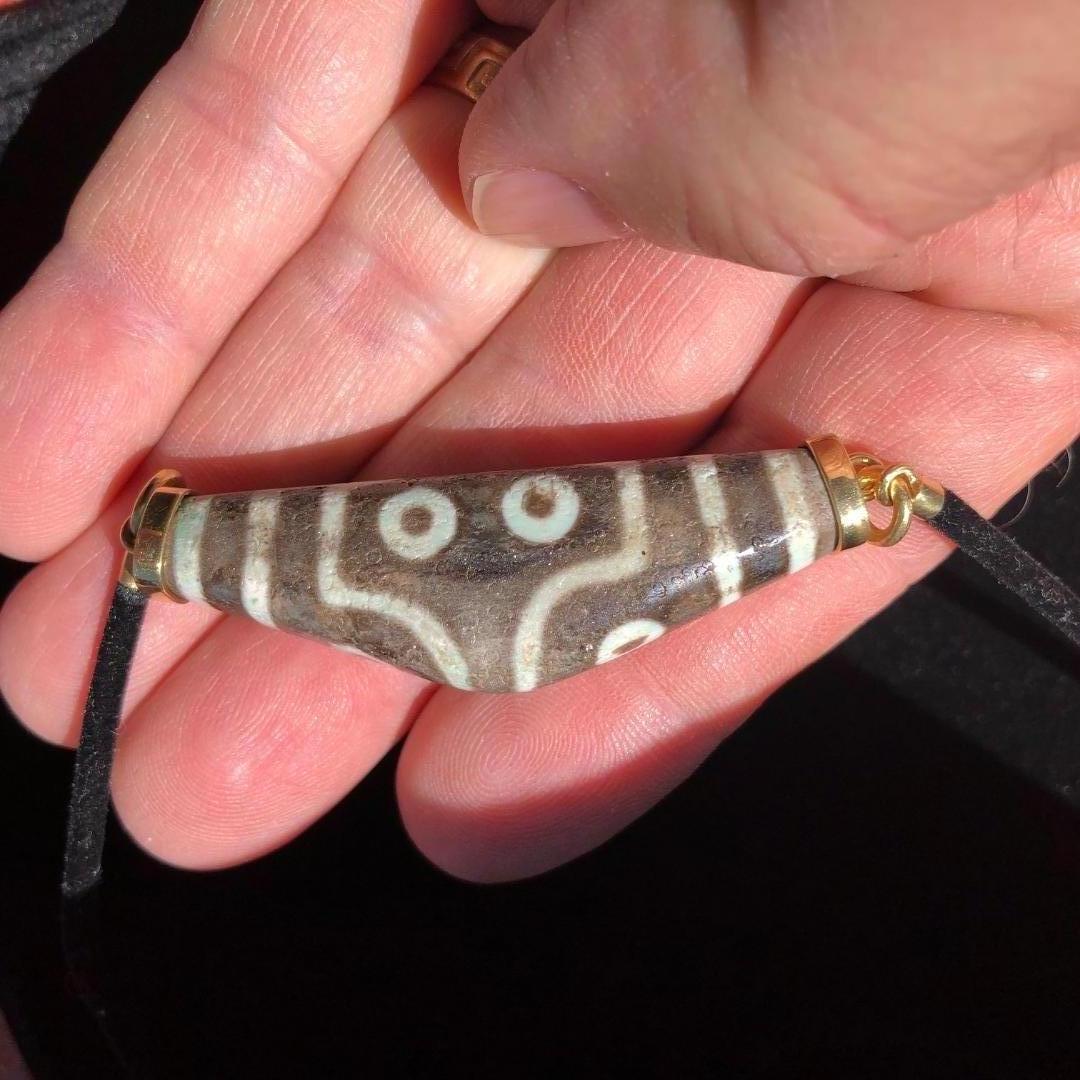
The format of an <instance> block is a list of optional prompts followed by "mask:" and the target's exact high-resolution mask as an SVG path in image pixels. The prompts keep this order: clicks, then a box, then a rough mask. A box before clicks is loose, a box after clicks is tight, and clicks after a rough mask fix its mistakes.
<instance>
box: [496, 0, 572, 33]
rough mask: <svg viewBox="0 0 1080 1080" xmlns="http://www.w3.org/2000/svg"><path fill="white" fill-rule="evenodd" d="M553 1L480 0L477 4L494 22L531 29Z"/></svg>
mask: <svg viewBox="0 0 1080 1080" xmlns="http://www.w3.org/2000/svg"><path fill="white" fill-rule="evenodd" d="M553 3H554V0H478V4H477V6H478V7H479V8H480V10H481V11H482V12H483V13H484V14H485V15H486V16H487V17H488V18H489V19H491V20H492V21H494V22H497V23H502V25H503V26H521V27H524V28H526V29H528V30H531V29H533V28H534V27H535V26H536V24H537V23H538V22H539V21H540V20H541V19H542V18H543V17H544V15H545V14H546V13H547V11H548V9H549V8H550V7H551V5H552V4H553Z"/></svg>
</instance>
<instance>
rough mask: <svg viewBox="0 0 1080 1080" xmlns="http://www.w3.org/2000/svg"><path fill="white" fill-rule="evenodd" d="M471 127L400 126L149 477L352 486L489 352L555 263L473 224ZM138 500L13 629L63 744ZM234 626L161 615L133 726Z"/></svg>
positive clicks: (38, 725)
mask: <svg viewBox="0 0 1080 1080" xmlns="http://www.w3.org/2000/svg"><path fill="white" fill-rule="evenodd" d="M467 111H468V103H467V102H466V101H465V100H464V99H462V98H459V97H457V96H456V95H453V94H450V93H448V92H447V91H444V90H435V89H426V88H425V89H423V90H421V91H418V92H417V93H416V94H414V95H413V97H411V98H410V99H409V101H407V102H406V103H405V104H404V105H402V106H401V108H399V109H398V110H397V112H396V113H395V114H394V116H393V117H392V118H391V119H390V120H389V121H388V122H387V123H386V124H385V125H384V126H383V128H382V129H381V130H380V131H379V133H378V134H377V135H376V137H375V138H374V140H373V141H372V143H371V145H370V146H369V147H368V148H367V150H366V151H365V153H364V155H363V157H362V159H361V160H360V162H359V163H358V165H357V167H356V168H355V169H354V170H353V173H352V174H351V176H350V177H349V180H348V181H347V183H346V184H345V186H344V188H343V189H342V191H341V193H340V195H339V197H338V198H337V200H336V201H335V203H334V204H333V206H332V207H331V208H330V210H329V211H328V213H327V216H326V219H325V221H324V223H323V224H322V225H321V226H320V228H319V230H318V231H317V232H316V234H315V235H314V236H313V237H312V238H311V239H310V240H309V241H308V242H307V243H306V244H305V245H304V246H303V248H302V249H301V250H300V251H299V252H298V253H297V254H296V255H295V256H294V257H293V259H292V260H291V261H290V262H289V264H288V265H287V266H286V267H285V268H284V269H283V270H282V271H281V273H280V274H279V275H278V276H277V277H276V278H275V280H274V281H273V282H272V283H271V284H270V285H269V286H268V287H267V289H266V290H265V291H264V292H263V294H262V295H261V296H260V297H259V298H258V300H256V301H255V303H254V304H253V305H252V307H251V309H250V310H249V312H248V313H247V314H246V315H245V317H244V318H243V319H242V321H241V323H240V324H239V325H238V327H237V328H236V330H235V332H234V333H233V334H232V335H231V336H230V339H229V341H228V342H227V343H226V345H225V346H224V347H223V349H222V351H221V352H220V353H219V355H218V356H217V358H216V359H215V360H214V362H213V364H212V365H211V366H210V368H209V369H208V370H207V372H206V373H205V374H204V376H203V378H202V379H201V380H200V382H199V383H198V385H197V386H196V388H195V389H194V391H193V392H192V394H191V395H190V396H189V397H188V399H187V400H186V401H185V403H184V405H183V406H182V407H181V409H180V411H179V413H178V415H177V416H176V418H175V419H174V421H173V423H172V425H171V426H170V429H169V430H168V432H167V433H166V434H165V436H164V437H163V439H162V441H161V443H160V444H159V446H158V447H157V449H156V450H155V451H154V453H153V454H152V455H151V460H150V462H148V463H147V469H146V470H145V473H146V474H148V472H149V470H150V469H153V468H154V467H156V466H169V467H175V468H179V469H180V471H181V472H182V473H183V475H184V478H185V481H186V482H187V483H188V484H189V485H191V486H192V487H193V488H194V489H195V490H203V491H224V490H243V489H251V488H258V487H279V486H288V485H292V484H304V483H316V482H320V483H321V482H333V481H335V480H345V479H348V477H349V476H350V475H352V473H354V472H355V470H356V468H357V466H358V465H359V463H360V462H362V461H363V460H364V459H365V458H366V457H367V456H368V455H369V454H370V453H371V452H372V450H373V449H374V448H375V447H376V446H377V445H378V444H379V443H380V442H381V441H382V440H384V439H385V438H386V437H387V435H388V433H389V432H390V431H392V430H393V429H394V428H396V427H397V426H398V425H399V424H400V423H401V421H402V419H403V418H404V417H405V416H406V415H408V413H409V412H411V411H412V410H413V409H414V408H415V407H416V405H417V404H418V403H419V402H420V401H422V400H423V399H424V398H425V397H427V396H428V395H429V394H430V393H431V392H432V390H434V389H435V388H436V387H437V386H438V385H439V384H440V383H442V382H443V381H444V380H445V379H446V378H447V377H448V375H449V374H450V373H451V372H452V371H453V370H454V369H455V368H456V367H457V366H458V365H459V364H460V363H461V362H462V360H463V359H464V358H465V357H466V356H468V355H469V354H470V353H471V352H472V351H473V350H474V349H475V348H476V347H477V345H479V344H480V342H481V341H482V340H483V339H484V337H486V336H487V334H488V332H489V331H490V329H491V327H492V325H494V323H496V322H497V321H498V320H499V319H500V318H501V316H502V315H503V314H504V312H505V311H506V310H507V309H508V308H509V307H511V306H512V305H513V304H514V303H515V302H516V301H517V299H518V297H519V296H520V294H521V293H522V292H523V291H524V290H525V289H526V288H527V287H528V286H529V284H530V283H531V281H532V280H533V278H534V276H535V275H536V273H537V272H538V270H539V269H540V267H541V266H542V265H543V261H544V258H545V257H544V255H543V254H542V253H539V252H526V251H523V250H522V249H519V248H513V247H510V246H508V245H504V244H500V243H498V242H497V241H494V240H489V239H487V238H485V237H482V236H479V235H478V234H477V233H476V231H475V230H474V229H472V228H471V226H470V225H469V224H468V221H467V217H466V214H465V212H464V207H463V204H462V202H461V195H460V189H459V188H458V186H457V183H456V169H455V161H456V151H457V146H458V142H459V140H460V136H461V129H462V127H463V125H464V122H465V117H466V115H467ZM406 238H411V241H412V242H409V240H407V239H406ZM137 486H138V481H135V482H133V483H132V484H130V485H129V486H128V488H127V489H126V490H125V491H124V492H123V493H122V494H121V495H120V496H119V497H118V498H117V499H116V500H115V502H114V503H113V505H112V506H111V507H110V509H109V510H108V511H107V513H106V515H105V516H104V517H103V518H102V519H99V521H98V522H95V524H94V525H93V526H92V527H91V528H90V529H89V530H87V531H86V532H84V533H83V534H82V535H81V536H80V537H79V538H78V539H77V540H76V541H74V542H73V543H72V544H71V545H69V546H68V547H67V548H66V549H65V550H64V551H62V552H61V553H59V554H58V555H56V556H55V557H54V558H52V559H50V560H48V561H47V562H45V563H43V564H42V565H41V566H39V567H37V568H36V569H35V570H34V571H32V572H31V573H30V574H29V575H28V576H27V577H26V578H25V579H24V580H23V581H22V582H21V583H20V585H19V587H18V588H17V589H16V590H15V592H14V594H13V595H12V596H11V598H10V599H9V601H8V603H7V605H6V606H5V607H4V609H3V612H2V614H0V687H2V689H3V692H4V694H5V696H6V697H7V698H8V700H9V702H10V703H11V705H12V708H13V710H14V711H15V712H16V713H17V714H18V715H19V717H20V718H21V719H22V721H23V723H24V724H26V725H27V726H28V727H29V728H30V729H31V730H33V731H35V732H36V733H37V734H39V735H41V736H43V737H45V738H48V739H51V740H53V741H61V742H66V743H70V742H73V741H74V740H75V738H76V737H77V734H78V730H79V722H80V713H81V708H82V701H83V699H84V697H85V692H86V685H87V681H88V679H89V672H90V665H91V664H92V662H93V657H94V651H95V645H96V640H97V637H98V635H99V634H100V630H101V625H102V620H103V619H104V613H105V608H106V606H107V605H108V602H109V598H110V596H111V593H112V588H113V582H114V580H115V575H116V569H117V555H116V550H117V545H116V538H117V536H118V535H119V529H120V524H121V522H122V521H123V519H124V517H125V515H126V514H127V513H129V512H130V509H131V505H132V502H133V500H134V498H135V494H136V489H137ZM216 619H217V616H216V613H214V612H212V611H210V610H209V609H203V608H200V607H199V606H198V605H180V606H177V605H173V604H168V603H164V602H161V601H158V602H155V603H153V604H151V605H150V610H149V612H148V614H147V617H146V622H145V625H144V630H143V634H142V638H141V641H140V645H139V649H138V651H137V655H136V660H135V667H134V670H133V672H132V678H131V683H130V686H129V690H128V695H127V708H128V709H129V710H130V709H132V708H134V707H135V706H136V705H137V704H138V703H139V702H140V701H142V700H143V698H144V697H145V695H146V694H147V693H148V692H149V691H150V690H151V689H152V688H153V686H154V685H155V684H156V683H157V682H158V681H159V680H160V679H161V678H162V677H163V676H164V675H165V674H166V673H167V672H168V671H170V670H171V669H172V668H173V667H174V666H175V665H176V663H178V662H179V660H180V659H181V658H182V657H183V656H184V655H185V654H186V652H187V651H188V650H189V649H190V648H191V646H192V645H193V644H194V643H195V641H197V640H198V639H199V638H200V637H201V636H202V635H203V634H204V633H206V632H207V630H208V629H209V627H210V626H211V625H212V624H213V623H214V622H215V621H216Z"/></svg>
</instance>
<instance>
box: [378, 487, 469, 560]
mask: <svg viewBox="0 0 1080 1080" xmlns="http://www.w3.org/2000/svg"><path fill="white" fill-rule="evenodd" d="M455 532H457V507H455V506H454V504H453V503H452V502H451V501H450V500H449V499H448V498H447V497H446V496H445V495H443V494H441V493H440V492H438V491H433V490H432V489H431V488H428V487H414V488H410V489H409V490H408V491H401V492H399V493H398V494H397V495H391V496H390V498H389V499H387V500H386V502H384V503H383V504H382V506H381V507H380V508H379V535H380V536H381V537H382V540H383V543H384V544H385V545H386V546H387V547H388V548H389V549H390V550H391V551H392V552H393V553H394V554H395V555H400V556H401V557H402V558H403V559H430V558H431V557H432V556H433V555H437V554H438V553H439V552H440V551H442V550H443V548H445V547H446V545H447V544H449V543H450V541H451V540H453V539H454V533H455Z"/></svg>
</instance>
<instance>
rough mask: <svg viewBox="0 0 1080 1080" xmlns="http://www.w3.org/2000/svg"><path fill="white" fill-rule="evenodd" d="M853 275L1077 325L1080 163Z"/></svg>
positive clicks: (960, 303)
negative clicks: (878, 264) (893, 257)
mask: <svg viewBox="0 0 1080 1080" xmlns="http://www.w3.org/2000/svg"><path fill="white" fill-rule="evenodd" d="M849 280H851V281H853V282H855V283H856V284H860V285H871V286H873V287H875V288H879V289H889V290H891V291H893V292H906V293H912V294H913V295H916V296H918V297H919V298H920V299H923V300H928V301H930V302H932V303H935V304H942V305H944V306H946V307H959V308H977V309H979V310H983V311H1002V312H1007V313H1008V314H1012V315H1022V316H1025V317H1028V318H1033V319H1037V320H1038V321H1039V322H1041V323H1042V324H1043V325H1044V326H1049V327H1053V328H1055V329H1058V330H1060V331H1062V332H1065V333H1075V332H1076V331H1077V330H1080V167H1078V166H1075V165H1074V166H1069V167H1067V168H1064V169H1059V170H1058V171H1057V172H1056V173H1054V174H1053V175H1052V176H1051V177H1050V178H1049V179H1048V180H1045V181H1042V182H1040V183H1038V184H1035V185H1033V186H1032V187H1030V188H1028V189H1026V190H1025V191H1022V192H1020V193H1019V194H1017V195H1012V196H1009V197H1008V198H1006V199H1002V200H1000V201H999V202H997V203H995V204H994V205H993V206H991V207H990V208H988V209H987V210H985V211H983V212H982V213H980V214H976V215H975V216H974V217H970V218H966V219H965V220H963V221H960V222H957V223H956V224H955V225H951V226H949V227H948V228H946V229H944V230H942V231H941V232H938V233H935V234H934V235H932V236H928V237H926V238H924V239H923V240H920V241H918V243H916V244H914V245H913V246H912V247H910V248H909V249H908V250H906V251H904V252H903V253H902V254H901V255H899V256H897V257H896V258H895V259H890V260H888V261H887V262H884V263H882V264H881V265H880V266H876V267H873V268H872V269H870V270H866V271H864V272H863V273H860V274H857V275H853V276H852V277H851V278H850V279H849Z"/></svg>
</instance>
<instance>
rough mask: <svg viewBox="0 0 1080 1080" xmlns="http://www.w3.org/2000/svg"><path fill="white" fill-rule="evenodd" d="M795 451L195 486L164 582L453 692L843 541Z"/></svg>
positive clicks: (697, 603) (574, 665)
mask: <svg viewBox="0 0 1080 1080" xmlns="http://www.w3.org/2000/svg"><path fill="white" fill-rule="evenodd" d="M836 539H837V526H836V519H835V517H834V514H833V511H832V508H831V506H830V501H829V496H828V493H827V491H826V488H825V483H824V481H823V480H822V477H821V474H820V473H819V471H818V468H817V466H816V465H815V463H814V460H813V458H812V457H811V455H810V454H809V452H807V451H806V450H787V451H777V452H770V453H764V454H747V455H739V456H732V457H716V456H700V457H684V458H671V459H666V460H660V461H649V462H633V463H623V464H613V465H589V466H581V467H576V468H561V469H545V470H537V471H532V472H501V473H481V474H474V475H469V476H452V477H440V478H437V479H431V480H424V481H408V480H400V481H388V482H377V483H359V484H340V485H334V486H329V487H313V488H295V489H286V490H280V491H263V492H249V493H243V494H233V495H189V496H187V497H186V498H184V500H183V501H182V503H181V504H180V506H179V509H178V511H177V513H176V516H175V519H174V521H173V523H172V527H171V530H170V536H169V537H168V539H167V544H168V548H167V556H168V557H167V559H166V566H167V574H168V587H169V591H170V592H173V593H175V594H176V595H178V596H181V597H183V598H184V599H188V600H194V601H198V602H203V603H207V604H211V605H213V606H214V607H216V608H220V609H221V610H222V611H228V612H234V613H237V614H244V615H247V616H249V617H250V618H253V619H256V620H257V621H259V622H261V623H264V624H266V625H268V626H276V627H280V628H281V629H285V630H292V631H294V632H297V633H301V634H305V635H308V636H311V637H316V638H319V639H321V640H324V641H328V642H331V643H332V644H335V645H338V646H340V647H343V648H346V649H348V650H350V651H359V652H362V653H364V654H366V655H368V656H372V657H375V658H377V659H380V660H384V661H386V662H388V663H391V664H396V665H398V666H399V667H403V668H407V669H409V670H411V671H415V672H417V673H419V674H420V675H423V676H425V677H426V678H429V679H433V680H436V681H438V682H444V683H448V684H449V685H451V686H456V687H459V688H460V689H470V690H485V691H509V690H531V689H533V688H534V687H537V686H542V685H544V684H546V683H549V682H553V681H555V680H557V679H562V678H565V677H567V676H570V675H574V674H577V673H578V672H581V671H584V670H586V669H588V668H591V667H593V666H595V665H597V664H603V663H606V662H608V661H610V660H615V659H617V658H619V657H620V656H623V655H625V654H626V653H628V652H631V651H633V650H634V649H635V648H638V647H639V646H641V645H644V644H646V643H648V642H650V641H653V640H655V639H656V638H658V637H660V636H661V635H662V634H664V633H665V632H666V631H668V630H670V629H671V628H673V627H676V626H678V625H680V624H681V623H684V622H687V621H688V620H690V619H693V618H695V617H696V616H698V615H702V614H704V613H705V612H707V611H710V610H712V609H713V608H715V607H717V606H719V605H722V604H729V603H731V602H733V601H735V600H737V599H738V598H739V597H740V596H742V595H743V594H744V593H746V592H749V591H750V590H751V589H754V588H756V587H757V586H759V585H761V584H764V583H765V582H767V581H769V580H771V579H772V578H774V577H777V576H779V575H782V574H788V573H793V572H794V571H796V570H799V569H801V568H802V567H804V566H806V565H808V564H809V563H810V562H812V561H814V560H815V559H817V558H819V557H820V556H822V555H824V554H826V553H828V552H829V551H832V550H833V549H834V547H835V546H836Z"/></svg>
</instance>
